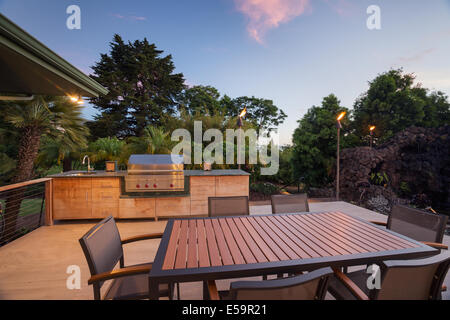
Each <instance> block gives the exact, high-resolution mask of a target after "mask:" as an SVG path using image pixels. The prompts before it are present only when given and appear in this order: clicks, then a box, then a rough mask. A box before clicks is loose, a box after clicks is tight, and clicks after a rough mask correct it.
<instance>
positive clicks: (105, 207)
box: [92, 187, 120, 219]
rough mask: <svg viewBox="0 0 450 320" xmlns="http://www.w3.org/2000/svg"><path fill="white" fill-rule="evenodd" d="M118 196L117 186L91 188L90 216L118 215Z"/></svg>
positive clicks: (100, 217)
mask: <svg viewBox="0 0 450 320" xmlns="http://www.w3.org/2000/svg"><path fill="white" fill-rule="evenodd" d="M119 197H120V189H119V188H98V187H95V188H92V218H93V219H103V218H106V217H108V216H110V215H112V216H113V217H115V218H116V217H118V215H119Z"/></svg>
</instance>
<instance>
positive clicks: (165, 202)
mask: <svg viewBox="0 0 450 320" xmlns="http://www.w3.org/2000/svg"><path fill="white" fill-rule="evenodd" d="M226 171H227V170H223V171H221V172H222V173H221V172H219V173H217V174H216V173H213V174H202V173H197V172H196V173H195V175H192V174H191V175H188V176H186V179H189V192H188V193H186V194H183V195H170V196H168V195H159V196H158V195H149V196H148V197H142V196H141V197H133V196H129V195H122V194H121V186H120V185H121V179H122V178H121V177H120V176H119V175H117V176H114V175H112V176H104V175H102V176H97V177H76V176H71V177H69V176H65V175H64V174H61V175H54V176H53V219H54V220H69V219H103V218H105V217H107V216H109V215H112V216H113V217H115V218H119V219H139V218H152V219H155V220H157V219H158V217H161V218H171V217H189V216H207V215H208V197H225V196H248V195H249V176H248V175H247V174H246V173H245V172H243V174H242V175H236V174H234V175H227V172H226Z"/></svg>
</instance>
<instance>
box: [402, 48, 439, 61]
mask: <svg viewBox="0 0 450 320" xmlns="http://www.w3.org/2000/svg"><path fill="white" fill-rule="evenodd" d="M435 51H436V49H434V48H430V49H426V50H423V51H420V52H418V53H416V54H414V55H412V56H409V57H400V58H399V61H400V62H402V63H408V62H417V61H420V60H422V59H423V58H425V57H426V56H428V55H429V54H431V53H433V52H435Z"/></svg>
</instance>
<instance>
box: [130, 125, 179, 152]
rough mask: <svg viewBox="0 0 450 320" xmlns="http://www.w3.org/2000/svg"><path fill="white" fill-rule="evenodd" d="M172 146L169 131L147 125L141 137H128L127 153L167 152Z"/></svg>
mask: <svg viewBox="0 0 450 320" xmlns="http://www.w3.org/2000/svg"><path fill="white" fill-rule="evenodd" d="M173 146H174V142H173V141H171V139H170V136H169V133H168V132H164V130H163V129H162V128H158V127H153V126H147V127H146V128H145V129H144V132H143V135H142V136H141V137H131V138H129V144H128V153H129V154H169V153H170V152H171V150H172V147H173Z"/></svg>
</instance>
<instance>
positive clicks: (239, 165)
mask: <svg viewBox="0 0 450 320" xmlns="http://www.w3.org/2000/svg"><path fill="white" fill-rule="evenodd" d="M246 113H247V107H244V109H243V110H242V111H241V113H240V114H239V118H238V122H237V126H238V127H239V137H238V144H237V149H238V154H237V162H238V168H239V170H240V169H241V163H240V162H239V160H240V159H241V148H240V147H241V146H240V144H239V143H240V141H241V135H242V130H241V129H242V126H243V121H242V118H244V116H245V114H246ZM244 145H245V142H244Z"/></svg>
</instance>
